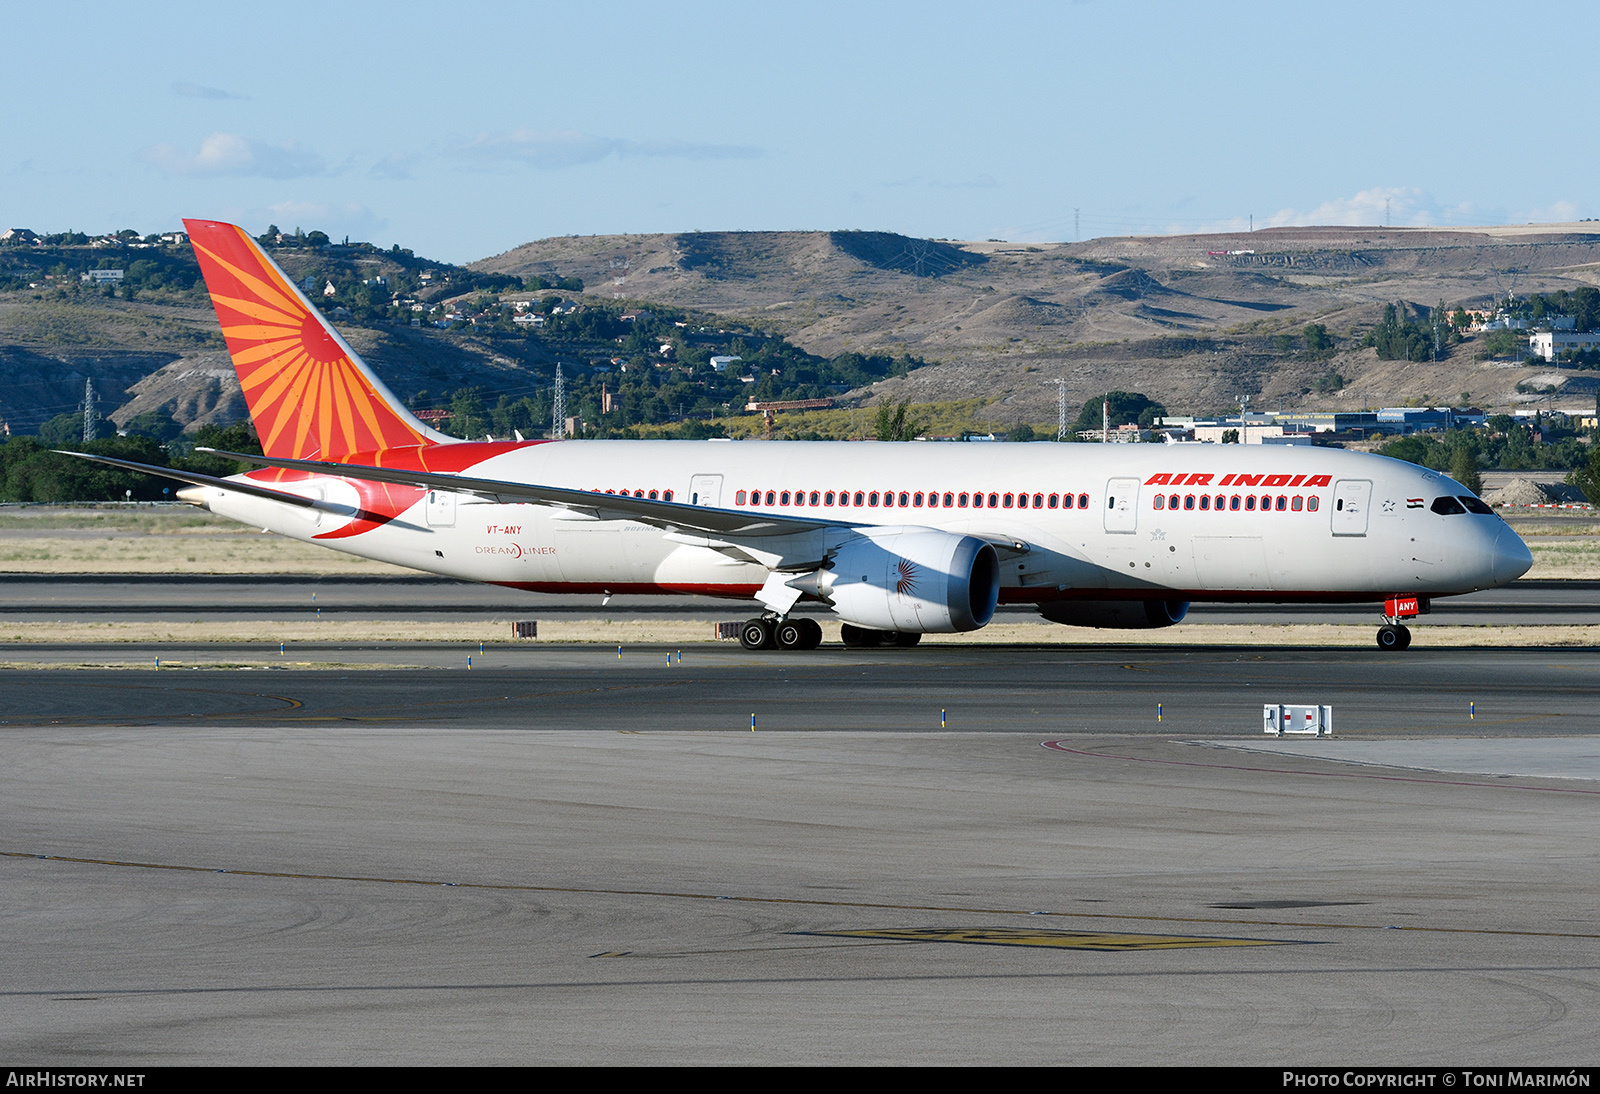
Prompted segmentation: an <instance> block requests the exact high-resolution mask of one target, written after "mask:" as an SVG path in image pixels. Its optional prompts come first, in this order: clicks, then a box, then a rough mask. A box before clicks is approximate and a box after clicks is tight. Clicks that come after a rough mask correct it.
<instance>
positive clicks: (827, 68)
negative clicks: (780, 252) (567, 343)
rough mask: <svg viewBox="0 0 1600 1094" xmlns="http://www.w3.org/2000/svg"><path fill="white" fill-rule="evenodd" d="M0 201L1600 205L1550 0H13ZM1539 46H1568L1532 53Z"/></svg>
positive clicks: (1426, 220)
mask: <svg viewBox="0 0 1600 1094" xmlns="http://www.w3.org/2000/svg"><path fill="white" fill-rule="evenodd" d="M6 21H7V39H8V43H7V50H6V54H7V62H6V69H7V75H8V79H7V83H8V85H9V87H10V88H11V92H12V94H11V96H10V101H11V107H12V108H11V109H10V110H9V111H8V112H7V113H8V117H7V122H8V124H7V132H6V137H5V139H4V141H3V142H0V220H3V221H5V225H6V226H21V227H30V228H33V229H35V230H37V231H60V230H63V229H66V228H69V227H70V228H77V229H79V230H82V231H109V230H115V229H120V228H136V229H138V230H139V231H141V232H151V231H157V230H170V229H172V228H175V227H177V224H178V220H179V218H180V217H183V216H203V217H215V218H223V219H230V220H235V221H237V222H239V223H242V224H244V225H245V226H246V227H247V228H249V229H251V230H252V231H260V230H262V229H264V228H265V227H266V225H267V224H268V223H269V222H273V223H276V224H278V225H279V226H280V227H283V228H293V227H296V226H299V227H302V228H305V229H306V230H308V231H309V230H310V229H312V228H321V229H322V230H324V231H326V232H328V233H329V234H330V235H333V236H335V237H340V236H344V235H347V234H348V235H350V236H351V237H352V238H357V239H367V240H371V241H372V242H374V243H378V244H380V245H383V246H387V245H389V244H391V243H400V244H402V245H404V246H409V247H413V248H415V249H416V250H417V251H418V252H419V253H422V254H426V255H429V256H430V257H437V258H443V259H448V260H453V261H471V260H473V259H476V258H482V257H485V256H487V255H490V254H495V253H498V252H500V251H503V250H506V249H508V248H510V247H513V246H516V245H517V244H519V243H522V242H525V241H527V240H530V239H537V238H540V237H544V236H552V235H568V234H580V235H587V234H592V233H593V234H608V233H616V232H659V231H686V230H694V229H705V230H712V229H832V228H869V229H879V230H889V231H897V232H905V233H908V234H912V235H919V236H936V237H949V238H958V239H971V238H976V239H984V238H990V237H998V238H1004V239H1013V240H1065V239H1072V238H1074V230H1075V229H1074V210H1075V209H1076V210H1078V211H1079V212H1078V217H1079V221H1078V223H1079V224H1081V229H1079V234H1080V235H1081V236H1082V237H1085V238H1087V237H1092V236H1103V235H1122V234H1129V233H1139V232H1173V231H1199V230H1208V229H1215V230H1225V229H1232V228H1242V227H1244V226H1245V225H1247V224H1248V223H1249V221H1250V218H1251V217H1252V216H1253V217H1254V223H1255V225H1256V226H1257V227H1262V226H1265V225H1270V224H1291V223H1292V224H1308V223H1344V224H1351V223H1364V224H1378V223H1382V222H1383V218H1384V216H1385V206H1386V203H1387V207H1388V210H1389V211H1388V216H1389V217H1390V222H1391V223H1394V224H1440V225H1451V224H1499V223H1523V222H1527V221H1532V220H1552V219H1554V220H1568V219H1577V218H1582V217H1595V216H1600V201H1596V199H1595V196H1594V194H1593V190H1594V187H1595V179H1596V178H1597V175H1600V171H1597V168H1600V162H1597V161H1600V143H1597V140H1596V136H1595V129H1594V125H1593V121H1592V119H1593V104H1594V103H1595V102H1596V100H1597V96H1596V92H1597V90H1600V88H1597V86H1596V85H1597V83H1600V76H1597V75H1596V73H1597V67H1600V66H1596V65H1595V64H1594V63H1593V58H1592V57H1591V56H1590V53H1591V50H1590V46H1591V45H1592V43H1593V42H1594V41H1595V33H1594V32H1595V31H1596V30H1597V29H1600V8H1597V7H1595V6H1593V5H1585V4H1524V5H1518V6H1513V7H1506V6H1505V5H1503V4H1500V5H1486V4H1473V3H1465V4H1463V3H1456V4H1433V3H1416V4H1406V3H1387V4H1363V3H1346V4H1336V5H1328V4H1318V5H1312V4H1292V3H1291V4H1284V3H1278V4H1253V3H1251V4H1246V3H1212V4H1206V5H1200V4H1166V3H1125V4H1111V3H1103V2H1100V0H1090V2H1085V3H1057V4H1028V3H1014V4H1007V3H996V4H973V3H964V4H942V3H921V4H894V3H883V4H873V3H866V2H858V3H854V4H829V3H805V4H753V3H744V4H720V3H693V2H680V3H677V4H634V3H625V2H620V0H611V2H607V3H605V4H603V5H602V4H583V3H570V2H568V3H560V4H538V3H522V4H497V3H478V4H474V5H470V6H463V7H459V8H452V7H449V6H445V5H438V4H427V5H424V4H413V3H406V2H396V3H387V4H360V3H333V4H330V3H323V4H297V3H280V4H276V5H270V6H268V5H233V4H228V3H210V4H183V3H163V4H160V5H137V4H127V3H115V4H112V3H98V2H91V3H87V4H83V5H73V6H70V7H63V6H54V7H53V8H51V7H47V6H46V5H27V6H14V7H13V8H12V9H11V10H9V11H8V14H7V20H6ZM1567 43H1577V45H1576V46H1575V47H1573V48H1570V49H1569V48H1567V47H1566V44H1567Z"/></svg>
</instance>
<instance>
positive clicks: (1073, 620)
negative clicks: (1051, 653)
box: [1039, 600, 1189, 631]
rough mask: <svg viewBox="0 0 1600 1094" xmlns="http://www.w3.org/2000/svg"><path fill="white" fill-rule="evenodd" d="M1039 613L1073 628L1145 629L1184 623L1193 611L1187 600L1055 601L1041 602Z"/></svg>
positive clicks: (1053, 621)
mask: <svg viewBox="0 0 1600 1094" xmlns="http://www.w3.org/2000/svg"><path fill="white" fill-rule="evenodd" d="M1039 614H1040V615H1042V616H1044V617H1045V618H1046V619H1048V620H1050V622H1052V623H1064V624H1066V625H1067V626H1069V627H1103V628H1106V629H1110V630H1132V631H1145V630H1151V629H1153V628H1155V627H1170V626H1172V625H1173V624H1174V623H1182V622H1183V617H1184V616H1186V615H1188V614H1189V602H1188V601H1187V600H1052V601H1050V602H1049V603H1046V604H1041V605H1039Z"/></svg>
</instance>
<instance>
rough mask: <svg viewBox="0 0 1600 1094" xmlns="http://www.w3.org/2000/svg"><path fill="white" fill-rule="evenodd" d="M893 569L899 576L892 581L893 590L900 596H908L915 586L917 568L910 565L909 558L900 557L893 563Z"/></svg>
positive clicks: (914, 589)
mask: <svg viewBox="0 0 1600 1094" xmlns="http://www.w3.org/2000/svg"><path fill="white" fill-rule="evenodd" d="M895 571H896V572H897V573H898V574H899V575H900V577H899V579H898V580H896V581H895V583H894V591H895V592H897V593H899V594H900V595H901V596H910V595H911V594H912V593H913V592H914V591H916V588H917V568H916V567H915V566H913V565H911V562H910V560H908V559H904V558H902V559H901V560H900V561H899V562H897V563H895Z"/></svg>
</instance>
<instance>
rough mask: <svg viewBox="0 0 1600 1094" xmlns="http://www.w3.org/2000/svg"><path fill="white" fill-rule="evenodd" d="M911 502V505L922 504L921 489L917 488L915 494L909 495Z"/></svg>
mask: <svg viewBox="0 0 1600 1094" xmlns="http://www.w3.org/2000/svg"><path fill="white" fill-rule="evenodd" d="M911 504H912V505H916V506H921V505H922V491H921V490H918V491H917V492H916V493H915V494H912V495H911Z"/></svg>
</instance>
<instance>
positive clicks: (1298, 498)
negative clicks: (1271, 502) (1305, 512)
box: [1289, 494, 1305, 513]
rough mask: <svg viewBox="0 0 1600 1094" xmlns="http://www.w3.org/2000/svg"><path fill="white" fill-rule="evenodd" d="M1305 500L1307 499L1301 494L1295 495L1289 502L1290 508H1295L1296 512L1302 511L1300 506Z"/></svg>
mask: <svg viewBox="0 0 1600 1094" xmlns="http://www.w3.org/2000/svg"><path fill="white" fill-rule="evenodd" d="M1304 502H1305V499H1304V498H1302V497H1301V496H1300V495H1299V494H1296V495H1295V496H1294V500H1293V501H1291V502H1290V503H1289V508H1290V509H1293V510H1294V511H1295V512H1296V513H1298V512H1299V511H1300V506H1301V505H1302V504H1303V503H1304Z"/></svg>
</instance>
